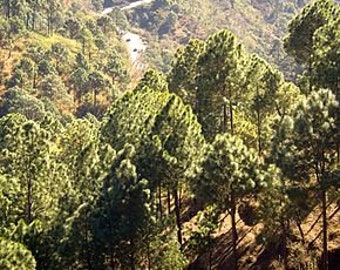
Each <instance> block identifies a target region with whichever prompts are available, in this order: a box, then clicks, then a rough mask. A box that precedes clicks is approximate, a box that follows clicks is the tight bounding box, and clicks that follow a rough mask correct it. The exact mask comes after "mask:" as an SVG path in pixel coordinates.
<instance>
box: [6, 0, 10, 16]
mask: <svg viewBox="0 0 340 270" xmlns="http://www.w3.org/2000/svg"><path fill="white" fill-rule="evenodd" d="M10 17H11V1H10V0H6V18H7V20H8V19H9V18H10Z"/></svg>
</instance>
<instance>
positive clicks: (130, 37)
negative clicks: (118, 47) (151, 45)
mask: <svg viewBox="0 0 340 270" xmlns="http://www.w3.org/2000/svg"><path fill="white" fill-rule="evenodd" d="M153 1H154V0H140V1H136V2H133V3H131V4H129V5H127V6H125V7H122V8H121V10H129V9H133V8H136V7H138V6H141V5H144V4H149V3H151V2H153ZM112 10H113V7H110V8H105V9H104V10H103V11H102V14H108V13H110V12H111V11H112ZM122 39H123V41H124V42H125V43H126V45H127V47H128V52H129V55H130V59H131V62H132V64H133V65H134V66H135V67H136V68H138V69H144V67H145V65H144V63H142V62H141V61H139V60H138V58H139V56H140V54H141V53H142V52H143V51H145V49H146V47H147V46H146V44H145V43H144V42H143V40H142V38H141V36H139V35H137V34H135V33H132V32H126V33H124V34H123V35H122Z"/></svg>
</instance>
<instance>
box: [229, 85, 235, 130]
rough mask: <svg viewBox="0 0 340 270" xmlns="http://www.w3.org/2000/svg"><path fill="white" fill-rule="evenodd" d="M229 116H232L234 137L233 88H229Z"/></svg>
mask: <svg viewBox="0 0 340 270" xmlns="http://www.w3.org/2000/svg"><path fill="white" fill-rule="evenodd" d="M229 114H230V132H231V135H234V120H233V101H232V97H231V87H230V88H229Z"/></svg>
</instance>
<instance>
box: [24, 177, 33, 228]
mask: <svg viewBox="0 0 340 270" xmlns="http://www.w3.org/2000/svg"><path fill="white" fill-rule="evenodd" d="M32 189H33V185H32V179H31V177H30V176H28V179H27V206H26V211H27V213H26V214H27V220H26V221H27V224H30V223H31V222H32Z"/></svg>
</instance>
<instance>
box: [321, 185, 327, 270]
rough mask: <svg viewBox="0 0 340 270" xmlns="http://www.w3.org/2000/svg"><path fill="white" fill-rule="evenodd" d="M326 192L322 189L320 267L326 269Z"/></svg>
mask: <svg viewBox="0 0 340 270" xmlns="http://www.w3.org/2000/svg"><path fill="white" fill-rule="evenodd" d="M327 240H328V239H327V193H326V190H322V246H323V256H322V262H321V267H322V268H321V269H322V270H328V247H327Z"/></svg>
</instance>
